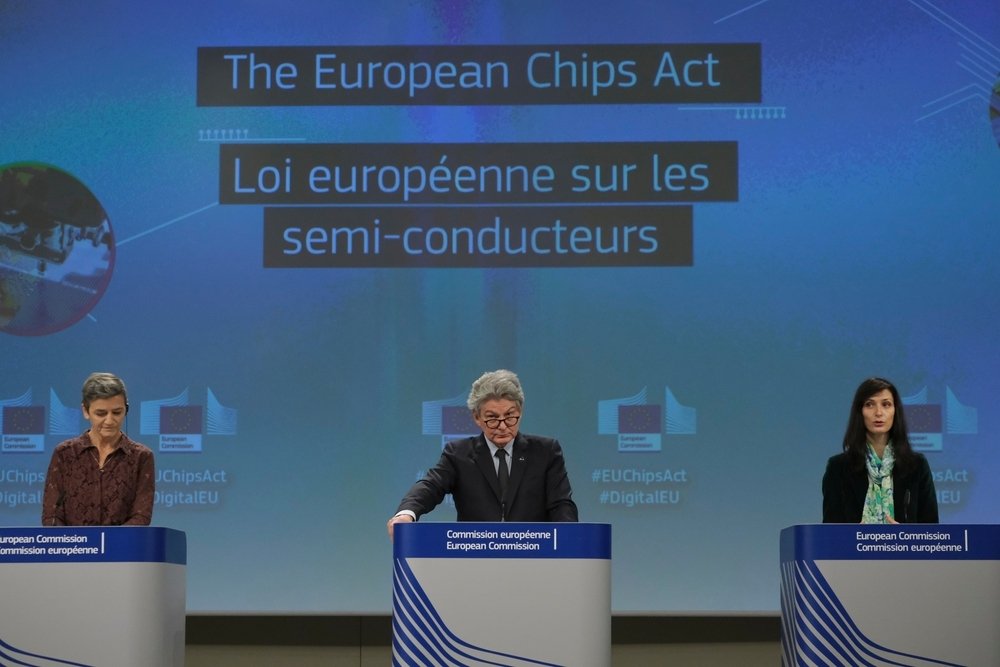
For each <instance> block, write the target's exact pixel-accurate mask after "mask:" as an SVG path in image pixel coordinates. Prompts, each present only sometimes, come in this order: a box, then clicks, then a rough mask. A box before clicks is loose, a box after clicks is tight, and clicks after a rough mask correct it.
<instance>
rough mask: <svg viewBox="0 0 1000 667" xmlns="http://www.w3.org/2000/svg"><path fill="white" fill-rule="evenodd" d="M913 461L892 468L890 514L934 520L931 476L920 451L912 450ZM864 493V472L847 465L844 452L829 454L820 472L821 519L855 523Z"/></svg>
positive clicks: (912, 519) (909, 519) (908, 519)
mask: <svg viewBox="0 0 1000 667" xmlns="http://www.w3.org/2000/svg"><path fill="white" fill-rule="evenodd" d="M914 457H915V460H914V461H913V465H912V466H911V467H910V468H909V469H908V470H907V471H905V472H903V473H900V472H899V470H898V469H897V468H895V467H894V468H893V471H892V502H893V504H894V506H895V508H896V516H894V517H893V519H895V520H896V521H898V522H900V523H937V522H938V507H937V495H936V494H935V492H934V477H933V476H932V475H931V467H930V465H928V463H927V459H926V457H924V455H923V454H919V453H916V452H914ZM867 493H868V473H867V471H866V470H865V469H864V468H862V469H861V470H856V469H854V468H852V467H851V462H850V460H848V458H847V453H846V452H844V453H841V454H837V455H836V456H832V457H830V460H829V461H827V464H826V472H825V473H824V474H823V523H859V522H860V521H861V512H862V509H863V508H864V504H865V495H866V494H867Z"/></svg>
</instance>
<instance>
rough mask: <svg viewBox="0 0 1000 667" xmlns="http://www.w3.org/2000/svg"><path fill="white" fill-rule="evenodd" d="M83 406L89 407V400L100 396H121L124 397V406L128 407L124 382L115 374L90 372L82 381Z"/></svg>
mask: <svg viewBox="0 0 1000 667" xmlns="http://www.w3.org/2000/svg"><path fill="white" fill-rule="evenodd" d="M81 393H82V394H83V401H82V402H83V407H84V408H86V409H88V410H89V409H90V403H91V401H96V400H98V399H101V398H113V397H115V396H121V397H122V398H124V399H125V407H126V408H128V394H127V393H126V391H125V383H124V382H122V379H121V378H120V377H118V376H117V375H113V374H111V373H91V374H90V375H88V376H87V379H86V380H84V381H83V390H82V391H81Z"/></svg>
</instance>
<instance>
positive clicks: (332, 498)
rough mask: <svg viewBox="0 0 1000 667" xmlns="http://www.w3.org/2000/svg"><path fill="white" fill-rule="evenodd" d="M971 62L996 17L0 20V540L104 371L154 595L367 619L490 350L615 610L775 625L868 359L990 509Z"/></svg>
mask: <svg viewBox="0 0 1000 667" xmlns="http://www.w3.org/2000/svg"><path fill="white" fill-rule="evenodd" d="M998 73H1000V3H996V2H966V1H964V0H885V1H881V2H871V1H870V0H840V1H838V2H800V1H798V0H756V1H754V0H712V1H706V0H655V1H654V0H619V1H618V2H597V1H584V0H552V1H546V2H527V1H525V2H513V1H511V2H507V1H501V0H495V1H494V0H483V1H481V2H450V1H449V2H445V1H432V0H372V1H367V2H348V1H342V0H322V1H320V0H303V1H301V2H293V3H289V2H271V1H269V0H258V1H255V2H244V1H242V0H240V1H236V0H219V1H217V2H197V3H195V2H160V1H155V2H141V3H137V2H127V1H125V0H93V1H89V2H74V3H66V2H56V1H54V0H38V1H36V2H31V1H28V0H0V411H2V415H0V417H2V418H0V525H6V526H35V525H39V524H40V522H41V501H42V494H43V489H44V484H45V475H46V471H47V467H48V463H49V459H50V457H51V454H52V451H53V449H54V448H55V447H56V445H57V444H58V443H60V442H61V441H63V440H66V439H69V438H72V437H75V436H78V435H80V434H81V433H83V432H84V430H85V429H86V428H87V427H88V426H89V424H88V422H86V421H85V420H84V418H83V416H82V414H81V410H80V401H81V397H80V388H81V385H82V383H83V380H84V379H85V378H86V376H87V375H88V374H89V373H91V372H92V371H110V372H113V373H115V374H117V375H119V376H121V377H122V378H123V379H124V380H125V382H126V384H127V386H128V398H129V403H130V410H129V413H128V416H127V421H126V424H125V430H126V432H127V433H128V434H129V436H130V437H132V438H133V439H135V440H137V441H139V442H142V443H144V444H145V445H147V446H148V447H150V448H151V449H152V450H153V451H154V453H155V457H156V504H155V511H154V515H153V524H154V525H156V526H165V527H171V528H176V529H179V530H183V531H184V532H185V533H186V534H187V543H188V549H189V554H188V593H187V595H188V598H187V599H188V609H189V611H190V612H192V613H266V614H286V613H287V614H295V613H310V614H312V613H317V614H353V613H361V614H369V613H374V614H384V613H388V612H389V610H390V608H391V602H392V599H391V582H392V545H391V542H390V540H389V538H388V535H387V534H386V525H385V524H386V521H387V519H388V518H389V517H390V516H392V514H393V513H394V512H395V510H396V507H397V505H398V503H399V500H400V498H402V496H403V495H404V493H405V492H406V491H407V490H408V489H409V487H410V486H411V485H412V484H413V483H414V482H415V481H416V480H418V479H420V478H421V477H422V476H423V474H424V473H425V472H426V471H427V470H428V469H429V468H430V467H431V466H433V465H434V464H435V462H436V461H437V459H438V457H439V455H440V452H441V448H442V446H443V444H444V443H445V442H447V441H448V440H451V439H454V438H458V437H465V436H467V435H470V434H471V435H475V434H478V433H479V430H478V428H477V427H476V426H475V424H474V423H473V421H472V419H471V417H470V415H469V411H468V409H467V408H466V407H465V402H466V397H467V396H468V392H469V388H470V386H471V384H472V382H473V380H475V379H476V378H477V377H478V376H479V375H480V374H482V373H483V372H485V371H489V370H494V369H498V368H506V369H510V370H513V371H515V372H516V373H518V374H519V376H520V378H521V380H522V383H523V386H524V390H525V394H526V400H525V405H524V412H523V418H522V420H521V423H520V429H521V431H522V432H525V433H532V434H538V435H546V436H550V437H555V438H557V439H558V440H559V441H560V443H561V444H562V447H563V449H564V452H565V457H566V465H567V468H568V472H569V475H570V480H571V482H572V486H573V497H574V499H575V501H576V503H577V505H578V506H579V510H580V519H581V521H586V522H596V523H608V524H611V526H612V532H613V552H612V553H613V570H612V578H613V609H614V611H615V612H617V613H623V614H626V613H650V614H684V613H690V614H732V613H769V614H773V613H777V610H778V607H779V562H778V555H779V553H778V552H779V540H778V537H779V533H780V531H781V529H783V528H785V527H787V526H790V525H794V524H804V523H818V522H820V521H821V517H822V514H821V505H822V494H821V488H820V483H821V479H822V476H823V472H824V469H825V466H826V461H827V459H828V458H829V457H830V456H832V455H834V454H837V453H839V451H840V450H841V442H842V438H843V435H844V429H845V427H846V425H847V420H848V413H849V411H850V406H851V400H852V398H853V394H854V391H855V389H856V388H857V386H858V385H859V384H860V383H861V382H862V381H863V380H864V379H866V378H868V377H871V376H880V377H886V378H888V379H890V380H891V381H892V382H893V383H894V384H895V385H896V386H897V387H898V388H899V391H900V394H901V396H902V400H903V404H904V406H905V412H906V418H907V422H908V425H909V428H910V435H911V439H912V443H913V445H914V448H915V449H916V450H918V451H920V452H922V453H924V454H925V455H926V457H927V459H928V461H929V463H930V466H931V469H932V470H933V473H934V481H935V485H936V490H937V496H938V503H939V506H940V511H941V520H942V522H944V523H991V522H997V520H998V513H997V508H998V507H1000V486H998V485H997V484H996V480H997V479H998V478H1000V450H998V449H997V442H998V438H1000V401H998V397H1000V363H998V359H1000V357H998V353H997V332H998V331H1000V290H998V286H1000V262H998V261H997V256H998V252H1000V224H998V211H1000V199H998V194H1000V78H998ZM450 501H451V499H450V497H449V498H447V499H446V502H445V503H444V504H442V505H441V506H440V507H439V508H438V509H437V510H435V511H434V512H432V513H431V514H429V515H427V516H426V517H424V518H423V520H424V521H453V520H454V519H455V510H454V504H453V502H450Z"/></svg>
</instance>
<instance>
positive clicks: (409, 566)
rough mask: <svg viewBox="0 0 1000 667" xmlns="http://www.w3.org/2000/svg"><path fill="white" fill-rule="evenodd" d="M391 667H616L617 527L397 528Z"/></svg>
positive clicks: (421, 525)
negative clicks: (433, 666) (613, 559)
mask: <svg viewBox="0 0 1000 667" xmlns="http://www.w3.org/2000/svg"><path fill="white" fill-rule="evenodd" d="M394 534H395V539H394V542H393V555H394V573H393V665H396V666H403V665H428V664H461V665H467V666H472V665H508V666H513V667H522V666H525V667H526V666H528V665H531V666H532V667H539V666H545V665H567V666H568V665H572V666H573V667H608V665H610V664H611V527H610V526H609V525H607V524H586V523H414V524H406V523H403V524H397V525H396V526H395V530H394Z"/></svg>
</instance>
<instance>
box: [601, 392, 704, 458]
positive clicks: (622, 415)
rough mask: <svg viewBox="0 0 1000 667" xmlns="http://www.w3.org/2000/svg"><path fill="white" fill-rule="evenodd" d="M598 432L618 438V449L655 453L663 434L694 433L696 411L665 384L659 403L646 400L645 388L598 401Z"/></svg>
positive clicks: (695, 430) (696, 425)
mask: <svg viewBox="0 0 1000 667" xmlns="http://www.w3.org/2000/svg"><path fill="white" fill-rule="evenodd" d="M597 432H598V433H599V434H601V435H614V436H617V437H618V451H619V452H658V451H661V449H662V447H663V434H664V433H666V434H667V435H668V436H670V435H694V434H696V433H697V432H698V411H697V410H696V409H695V408H693V407H689V406H686V405H681V403H680V402H679V401H678V400H677V398H676V397H675V396H674V394H673V392H672V391H670V387H664V391H663V404H662V406H661V405H659V404H656V403H649V402H648V399H647V388H646V387H643V388H642V391H640V392H638V393H637V394H635V395H633V396H626V397H624V398H611V399H607V400H603V401H598V402H597Z"/></svg>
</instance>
